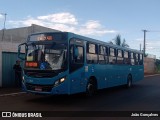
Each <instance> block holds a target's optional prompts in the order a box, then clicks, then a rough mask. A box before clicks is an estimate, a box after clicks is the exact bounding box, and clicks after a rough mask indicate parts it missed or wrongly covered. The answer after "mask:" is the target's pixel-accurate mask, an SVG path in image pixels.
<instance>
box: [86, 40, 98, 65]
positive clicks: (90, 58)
mask: <svg viewBox="0 0 160 120" xmlns="http://www.w3.org/2000/svg"><path fill="white" fill-rule="evenodd" d="M97 53H98V50H97V45H96V44H93V43H87V63H88V64H95V63H97V62H98V55H97Z"/></svg>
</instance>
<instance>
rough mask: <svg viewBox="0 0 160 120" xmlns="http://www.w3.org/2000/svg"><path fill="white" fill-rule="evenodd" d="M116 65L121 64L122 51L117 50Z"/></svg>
mask: <svg viewBox="0 0 160 120" xmlns="http://www.w3.org/2000/svg"><path fill="white" fill-rule="evenodd" d="M117 64H123V51H122V50H117Z"/></svg>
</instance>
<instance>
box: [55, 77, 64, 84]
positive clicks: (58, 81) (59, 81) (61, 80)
mask: <svg viewBox="0 0 160 120" xmlns="http://www.w3.org/2000/svg"><path fill="white" fill-rule="evenodd" d="M65 80H66V77H63V78H61V79H59V80H57V81H55V83H54V86H58V85H59V84H61V83H63V82H64V81H65Z"/></svg>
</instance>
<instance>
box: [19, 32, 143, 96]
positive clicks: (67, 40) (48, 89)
mask: <svg viewBox="0 0 160 120" xmlns="http://www.w3.org/2000/svg"><path fill="white" fill-rule="evenodd" d="M22 48H23V49H24V51H25V56H24V57H23V56H21V54H20V53H21V52H22ZM18 53H19V58H20V59H22V60H24V66H23V78H22V88H23V90H24V91H26V92H29V93H35V94H53V95H55V94H68V95H70V94H75V93H80V92H86V93H87V94H88V95H93V94H94V93H95V92H96V91H97V90H98V89H103V88H109V87H114V86H119V85H126V86H127V87H131V85H132V83H134V82H136V81H139V80H142V79H143V78H144V65H143V53H142V52H141V51H138V50H133V49H129V48H125V47H120V46H116V45H113V44H109V43H106V42H103V41H99V40H95V39H91V38H88V37H84V36H80V35H77V34H74V33H70V32H45V33H36V34H31V35H29V36H28V39H27V42H26V43H23V44H20V45H19V46H18Z"/></svg>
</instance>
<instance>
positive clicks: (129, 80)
mask: <svg viewBox="0 0 160 120" xmlns="http://www.w3.org/2000/svg"><path fill="white" fill-rule="evenodd" d="M131 86H132V76H131V75H128V77H127V88H130V87H131Z"/></svg>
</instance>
